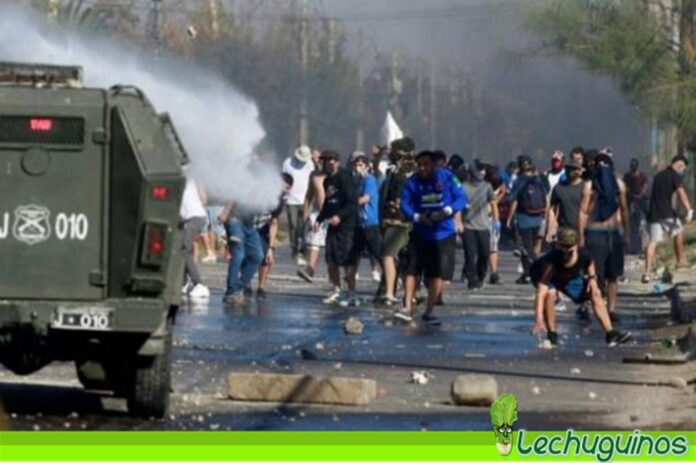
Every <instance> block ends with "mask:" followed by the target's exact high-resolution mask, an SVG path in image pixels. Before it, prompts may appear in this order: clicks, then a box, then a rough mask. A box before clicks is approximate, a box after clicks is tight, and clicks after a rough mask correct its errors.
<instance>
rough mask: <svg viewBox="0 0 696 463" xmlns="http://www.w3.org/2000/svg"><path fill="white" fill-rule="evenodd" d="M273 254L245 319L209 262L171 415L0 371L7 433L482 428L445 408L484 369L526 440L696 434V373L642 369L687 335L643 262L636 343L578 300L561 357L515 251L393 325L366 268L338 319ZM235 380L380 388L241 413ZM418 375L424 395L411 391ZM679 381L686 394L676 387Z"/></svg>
mask: <svg viewBox="0 0 696 463" xmlns="http://www.w3.org/2000/svg"><path fill="white" fill-rule="evenodd" d="M279 254H280V256H279V264H278V265H277V266H276V268H275V269H274V271H273V275H272V280H271V285H270V287H269V292H270V293H271V294H270V295H269V298H268V299H267V300H265V301H257V300H249V301H248V302H247V303H245V304H243V305H241V306H239V307H225V306H224V305H223V304H222V295H223V290H224V279H225V273H226V265H225V264H224V263H218V264H209V265H201V270H202V273H203V275H204V279H205V281H206V282H207V283H208V284H209V285H210V286H211V289H212V297H211V299H210V302H209V303H207V304H201V303H196V304H190V303H187V304H185V305H184V306H182V308H181V310H180V313H179V316H178V319H177V324H176V326H175V331H174V346H175V347H174V352H173V358H172V362H173V384H172V389H173V393H172V404H171V410H170V414H169V416H168V417H167V418H165V419H163V420H139V419H134V418H131V417H129V416H128V415H127V413H126V409H125V401H123V400H121V399H117V398H113V397H110V396H109V395H107V394H104V393H98V392H92V391H85V390H83V388H82V387H81V386H80V384H79V382H78V381H77V377H76V375H75V372H74V366H73V365H72V364H70V363H54V364H52V365H51V366H49V367H46V368H45V369H43V370H42V371H41V372H39V373H36V374H34V375H31V376H27V377H19V376H16V375H14V374H12V373H10V372H8V371H6V370H4V369H3V370H0V400H1V401H2V405H3V407H4V410H5V416H4V417H3V422H2V423H0V424H2V425H3V426H4V427H5V428H9V429H15V430H20V429H29V430H30V429H37V430H38V429H40V430H46V429H56V430H57V429H91V430H95V429H100V430H112V429H136V430H156V429H161V430H168V429H177V430H182V429H183V430H486V429H490V417H489V413H488V409H487V408H485V407H462V406H456V405H454V404H453V402H452V399H451V398H450V384H451V382H452V380H453V379H454V378H455V377H456V376H457V375H459V374H466V373H484V374H490V375H493V376H494V377H495V378H496V380H497V382H498V386H499V391H500V392H501V393H502V392H510V393H514V394H515V395H516V396H517V398H518V401H519V422H518V426H519V427H520V428H525V429H540V430H541V429H559V428H566V427H572V428H575V429H591V430H601V429H638V428H640V429H693V428H694V427H695V426H696V390H695V387H694V380H696V365H695V364H694V362H690V363H676V364H654V363H646V362H643V361H641V359H645V358H646V354H649V355H654V354H665V353H666V352H668V350H669V349H668V348H667V347H665V344H666V343H665V339H676V338H678V337H680V336H682V335H683V334H684V333H685V331H686V329H687V326H680V325H675V324H673V322H672V321H671V319H670V301H669V299H668V298H667V297H666V296H664V295H661V294H658V293H657V292H656V291H655V289H654V288H653V286H652V285H642V284H640V283H638V282H637V275H638V273H637V272H638V269H637V267H636V264H635V263H633V264H631V263H629V282H627V283H626V284H624V285H623V286H622V290H621V297H620V304H619V314H620V316H621V319H622V321H621V324H620V328H621V329H626V330H630V331H632V332H633V334H634V337H635V340H634V341H633V342H631V343H630V344H628V345H624V346H620V347H616V348H612V349H610V348H607V347H606V345H605V343H604V336H603V333H602V332H601V330H600V328H599V325H598V323H597V322H596V321H594V320H592V321H590V322H582V321H579V320H577V319H576V317H575V314H574V310H575V307H573V306H572V305H571V304H569V306H568V310H567V311H566V312H562V313H560V314H559V325H560V329H559V333H560V338H561V345H560V346H559V348H557V349H553V350H546V349H542V348H540V347H539V339H537V338H536V337H533V336H532V335H531V334H530V331H531V328H532V325H533V311H532V288H531V287H530V286H519V285H515V284H514V283H512V281H513V280H514V279H515V272H516V262H515V261H514V260H513V257H512V256H511V255H510V253H503V255H502V276H503V279H504V282H505V284H503V285H501V286H494V287H492V286H488V287H486V288H484V289H483V290H481V291H477V292H470V291H467V290H466V289H465V287H464V285H463V284H461V283H459V282H454V283H452V284H451V285H450V286H449V287H448V289H447V293H446V295H445V300H446V306H445V307H442V308H439V309H438V310H439V314H440V316H441V318H442V321H443V326H442V327H439V328H428V327H424V326H419V325H418V324H416V325H414V326H403V325H400V324H398V323H396V324H395V323H394V322H393V319H392V317H391V312H392V311H391V309H386V308H382V307H379V306H376V305H375V304H373V303H372V302H371V298H372V292H373V291H374V289H375V283H373V282H372V281H371V280H370V278H369V273H370V272H369V266H368V262H367V261H366V260H363V263H362V268H361V271H360V277H361V278H360V280H359V289H360V295H361V297H362V298H363V304H362V305H361V307H359V308H357V309H342V308H338V307H327V306H325V305H323V304H322V302H321V299H322V298H323V297H324V296H325V294H326V293H327V291H328V289H329V286H328V283H327V282H326V279H325V277H324V276H323V275H324V274H323V273H320V275H319V278H318V279H317V282H316V283H315V284H313V285H309V284H307V283H304V282H302V281H301V280H300V279H299V278H297V277H296V276H295V270H296V268H295V266H294V263H293V262H291V261H290V258H289V255H288V251H287V250H285V249H281V250H280V252H279ZM461 262H462V256H461V254H459V255H458V263H461ZM320 267H321V270H322V271H323V270H324V264H323V263H322V264H321V265H320ZM682 277H683V278H688V274H685V275H682ZM349 316H355V317H358V318H359V319H360V320H361V321H362V322H363V323H364V325H365V329H364V332H363V333H362V334H361V335H347V334H345V333H344V330H343V326H344V323H345V321H346V319H347V318H348V317H349ZM233 371H242V372H255V371H260V372H287V373H290V372H292V373H310V374H320V375H334V376H347V377H362V378H372V379H375V380H376V381H377V385H378V395H377V398H376V399H374V400H373V401H372V403H370V404H369V405H366V406H319V405H307V404H280V403H249V402H234V401H231V400H229V399H228V398H227V376H228V374H229V373H230V372H233ZM420 371H423V372H427V374H428V376H429V381H428V383H427V384H415V383H412V382H411V374H412V373H413V372H420ZM679 378H681V379H683V380H684V381H686V382H687V387H686V388H683V387H681V388H680V387H675V385H678V384H679V383H680V382H681V381H679Z"/></svg>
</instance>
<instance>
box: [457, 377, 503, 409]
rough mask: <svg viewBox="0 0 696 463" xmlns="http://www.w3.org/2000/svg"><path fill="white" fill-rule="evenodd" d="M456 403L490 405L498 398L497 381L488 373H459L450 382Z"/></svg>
mask: <svg viewBox="0 0 696 463" xmlns="http://www.w3.org/2000/svg"><path fill="white" fill-rule="evenodd" d="M451 394H452V400H453V401H454V403H455V404H456V405H469V406H480V407H487V406H490V405H491V404H492V403H493V402H494V401H495V399H496V398H498V382H497V381H496V380H495V378H494V377H493V376H489V375H460V376H457V378H456V379H455V380H454V381H453V382H452V388H451Z"/></svg>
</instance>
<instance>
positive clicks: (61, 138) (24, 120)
mask: <svg viewBox="0 0 696 463" xmlns="http://www.w3.org/2000/svg"><path fill="white" fill-rule="evenodd" d="M84 139H85V121H84V119H81V118H77V117H43V116H36V117H28V116H0V143H11V144H32V145H33V144H40V145H82V144H83V143H84Z"/></svg>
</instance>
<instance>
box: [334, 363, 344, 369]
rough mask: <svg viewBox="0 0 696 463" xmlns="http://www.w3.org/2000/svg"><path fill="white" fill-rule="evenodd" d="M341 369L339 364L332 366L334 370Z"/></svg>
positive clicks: (341, 366) (341, 365)
mask: <svg viewBox="0 0 696 463" xmlns="http://www.w3.org/2000/svg"><path fill="white" fill-rule="evenodd" d="M341 368H343V364H342V363H341V362H338V363H337V364H335V365H334V370H340V369H341Z"/></svg>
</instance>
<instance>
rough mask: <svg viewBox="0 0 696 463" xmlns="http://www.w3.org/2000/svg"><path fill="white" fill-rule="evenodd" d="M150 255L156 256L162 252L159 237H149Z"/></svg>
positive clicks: (162, 246)
mask: <svg viewBox="0 0 696 463" xmlns="http://www.w3.org/2000/svg"><path fill="white" fill-rule="evenodd" d="M149 251H150V254H152V255H155V256H158V255H160V254H162V251H164V242H163V241H162V237H161V236H151V237H150V243H149Z"/></svg>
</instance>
